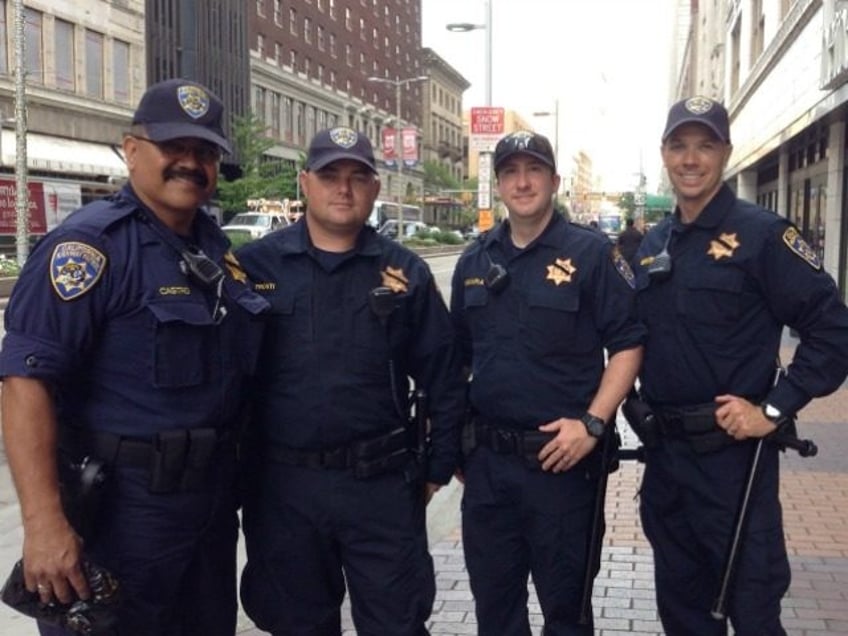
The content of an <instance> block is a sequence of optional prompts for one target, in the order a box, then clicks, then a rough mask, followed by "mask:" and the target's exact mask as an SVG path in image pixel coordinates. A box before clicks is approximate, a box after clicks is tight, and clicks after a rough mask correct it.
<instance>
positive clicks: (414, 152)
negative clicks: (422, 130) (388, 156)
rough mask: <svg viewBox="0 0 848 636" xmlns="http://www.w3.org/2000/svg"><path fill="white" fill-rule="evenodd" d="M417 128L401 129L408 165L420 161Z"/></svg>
mask: <svg viewBox="0 0 848 636" xmlns="http://www.w3.org/2000/svg"><path fill="white" fill-rule="evenodd" d="M417 132H418V131H417V130H416V129H415V128H404V129H403V130H401V135H400V138H401V141H402V146H403V162H404V163H405V164H406V165H407V166H414V165H415V164H416V163H418V135H417Z"/></svg>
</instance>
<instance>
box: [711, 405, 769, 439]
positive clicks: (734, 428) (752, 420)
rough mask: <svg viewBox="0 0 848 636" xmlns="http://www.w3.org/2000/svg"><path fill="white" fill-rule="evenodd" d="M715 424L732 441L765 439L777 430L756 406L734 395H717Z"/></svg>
mask: <svg viewBox="0 0 848 636" xmlns="http://www.w3.org/2000/svg"><path fill="white" fill-rule="evenodd" d="M715 401H716V402H717V403H718V404H719V405H720V406H719V407H718V409H716V423H717V424H718V425H719V426H720V427H721V428H723V429H724V431H725V432H726V433H727V434H728V435H730V436H731V437H732V438H733V439H737V440H743V439H748V438H752V437H754V438H756V437H765V436H766V435H768V434H769V433H773V432H774V430H775V429H776V428H777V427H776V426H775V424H774V422H772V421H771V420H769V419H768V418H767V417H766V416H765V415H764V414H763V411H762V409H761V408H760V407H759V405H757V404H752V403H751V402H749V401H748V400H746V399H745V398H741V397H738V396H736V395H719V396H718V397H716V399H715Z"/></svg>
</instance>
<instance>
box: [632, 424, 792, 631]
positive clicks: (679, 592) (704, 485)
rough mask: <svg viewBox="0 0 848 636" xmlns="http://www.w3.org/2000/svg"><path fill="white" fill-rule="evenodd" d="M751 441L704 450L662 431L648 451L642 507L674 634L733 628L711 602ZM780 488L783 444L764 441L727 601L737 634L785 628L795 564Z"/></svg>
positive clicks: (666, 623) (661, 599)
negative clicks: (784, 606)
mask: <svg viewBox="0 0 848 636" xmlns="http://www.w3.org/2000/svg"><path fill="white" fill-rule="evenodd" d="M754 448H755V442H754V441H750V440H749V441H746V442H742V443H736V444H733V445H731V446H729V447H726V448H724V449H722V450H719V451H715V452H711V453H703V454H698V453H696V452H695V451H694V450H693V449H692V448H691V447H690V446H689V443H688V442H687V441H686V440H674V439H664V440H663V441H662V442H661V443H660V445H659V446H658V447H657V448H655V449H651V450H650V451H649V452H648V455H647V459H646V467H645V475H644V479H643V482H642V490H641V504H640V512H641V517H642V525H643V526H644V530H645V535H646V536H647V537H648V540H649V541H650V543H651V546H652V547H653V550H654V568H655V579H656V592H657V607H658V609H659V614H660V619H661V620H662V623H663V627H664V628H665V632H666V633H667V634H668V635H669V636H683V635H686V636H724V635H725V634H727V620H721V621H718V620H715V619H713V618H712V617H711V615H710V610H711V608H712V606H713V603H714V601H715V599H716V597H717V595H718V592H719V588H720V582H721V576H722V572H723V567H724V561H725V558H726V552H727V549H728V545H729V543H730V541H731V537H732V533H733V529H734V524H735V521H736V513H737V509H738V507H739V502H740V499H741V496H742V492H743V489H744V485H745V482H746V477H747V474H748V467H749V464H750V460H751V456H752V454H753V451H754ZM778 489H779V452H778V450H777V448H776V447H775V446H773V445H771V444H768V443H766V444H765V445H764V446H763V451H762V454H761V456H760V472H759V476H758V479H757V480H756V482H755V485H754V489H753V491H752V494H751V500H750V506H751V509H750V511H749V512H750V518H749V523H748V530H747V533H746V534H745V536H744V538H743V540H742V545H741V552H740V558H739V561H738V562H737V567H736V573H735V577H734V580H733V583H732V587H731V590H730V596H729V602H728V607H727V613H728V617H729V619H730V622H731V623H732V625H733V629H734V631H735V633H736V634H737V636H766V635H767V636H778V635H781V634H785V633H786V632H785V631H784V630H783V627H782V626H781V624H780V601H781V598H782V597H783V595H784V594H785V593H786V590H787V589H788V588H789V580H790V570H789V561H788V558H787V555H786V545H785V542H784V538H783V527H782V517H781V507H780V501H779V499H778Z"/></svg>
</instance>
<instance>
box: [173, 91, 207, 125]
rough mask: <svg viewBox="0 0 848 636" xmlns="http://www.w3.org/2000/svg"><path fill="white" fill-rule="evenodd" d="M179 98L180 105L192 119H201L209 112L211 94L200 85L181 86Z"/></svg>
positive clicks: (178, 93) (178, 92)
mask: <svg viewBox="0 0 848 636" xmlns="http://www.w3.org/2000/svg"><path fill="white" fill-rule="evenodd" d="M177 99H178V100H179V102H180V107H181V108H182V109H183V110H184V111H185V113H186V115H188V116H189V117H191V118H192V119H200V118H201V117H203V116H204V115H205V114H206V113H207V112H209V95H207V94H206V91H204V90H203V89H202V88H200V87H198V86H180V87H179V88H178V89H177Z"/></svg>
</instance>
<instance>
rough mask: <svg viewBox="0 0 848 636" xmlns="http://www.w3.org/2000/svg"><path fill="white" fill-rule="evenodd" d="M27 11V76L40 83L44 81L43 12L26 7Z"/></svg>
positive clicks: (25, 34)
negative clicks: (42, 55) (42, 50)
mask: <svg viewBox="0 0 848 636" xmlns="http://www.w3.org/2000/svg"><path fill="white" fill-rule="evenodd" d="M24 11H25V12H26V15H25V20H26V25H25V32H24V37H25V41H26V73H27V78H28V79H31V80H32V81H33V82H36V83H38V84H43V83H44V76H43V75H42V71H43V64H42V57H41V49H42V41H41V12H40V11H35V10H34V9H30V8H29V7H25V8H24Z"/></svg>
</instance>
